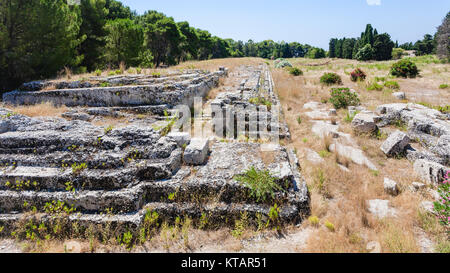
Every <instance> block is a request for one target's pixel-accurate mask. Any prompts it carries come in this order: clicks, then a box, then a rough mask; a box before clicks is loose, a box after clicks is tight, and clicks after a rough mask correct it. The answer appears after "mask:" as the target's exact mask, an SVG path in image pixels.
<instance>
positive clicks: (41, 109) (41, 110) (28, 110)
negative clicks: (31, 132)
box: [4, 102, 69, 117]
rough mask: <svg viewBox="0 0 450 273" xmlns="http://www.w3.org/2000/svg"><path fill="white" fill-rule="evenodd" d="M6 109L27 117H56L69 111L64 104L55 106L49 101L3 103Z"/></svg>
mask: <svg viewBox="0 0 450 273" xmlns="http://www.w3.org/2000/svg"><path fill="white" fill-rule="evenodd" d="M4 107H6V108H7V109H9V110H11V111H13V112H15V113H18V114H21V115H25V116H28V117H58V116H61V114H63V113H65V112H67V111H69V108H67V107H66V106H55V105H53V104H52V103H50V102H44V103H40V104H35V105H19V106H11V105H5V106H4Z"/></svg>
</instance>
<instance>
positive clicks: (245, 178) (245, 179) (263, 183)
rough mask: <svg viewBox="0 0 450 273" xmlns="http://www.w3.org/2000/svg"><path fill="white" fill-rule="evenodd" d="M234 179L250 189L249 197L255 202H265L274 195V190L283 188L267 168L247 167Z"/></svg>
mask: <svg viewBox="0 0 450 273" xmlns="http://www.w3.org/2000/svg"><path fill="white" fill-rule="evenodd" d="M235 180H236V181H238V182H240V183H241V184H242V185H244V186H246V187H248V188H249V189H250V197H253V198H255V199H256V201H257V202H260V201H262V202H266V201H268V200H269V199H270V198H272V199H273V198H274V197H275V191H281V190H283V189H282V187H281V186H280V185H278V184H277V179H276V178H275V177H273V176H272V175H271V174H270V172H269V171H268V170H257V169H255V167H253V166H252V167H251V168H250V169H248V170H247V171H246V172H245V173H244V174H243V175H238V176H236V177H235Z"/></svg>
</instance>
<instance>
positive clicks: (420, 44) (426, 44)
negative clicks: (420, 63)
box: [414, 34, 435, 56]
mask: <svg viewBox="0 0 450 273" xmlns="http://www.w3.org/2000/svg"><path fill="white" fill-rule="evenodd" d="M414 48H415V49H416V55H417V56H421V55H426V54H431V53H433V50H434V48H435V41H434V38H433V36H431V35H430V34H425V36H424V37H423V40H419V41H417V42H416V44H415V45H414Z"/></svg>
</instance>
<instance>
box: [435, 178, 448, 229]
mask: <svg viewBox="0 0 450 273" xmlns="http://www.w3.org/2000/svg"><path fill="white" fill-rule="evenodd" d="M445 179H446V180H445V181H444V182H442V184H441V185H440V186H439V188H438V192H439V196H440V198H439V201H437V202H434V211H435V212H436V215H437V218H438V219H439V222H440V223H441V224H442V225H443V226H444V227H446V228H449V227H450V172H447V173H446V175H445Z"/></svg>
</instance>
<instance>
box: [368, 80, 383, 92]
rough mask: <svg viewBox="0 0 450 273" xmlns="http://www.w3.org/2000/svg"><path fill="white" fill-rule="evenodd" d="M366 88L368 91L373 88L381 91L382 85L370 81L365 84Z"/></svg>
mask: <svg viewBox="0 0 450 273" xmlns="http://www.w3.org/2000/svg"><path fill="white" fill-rule="evenodd" d="M367 90H369V91H374V90H376V91H382V90H383V85H381V84H378V83H377V82H372V83H369V84H368V85H367Z"/></svg>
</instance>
